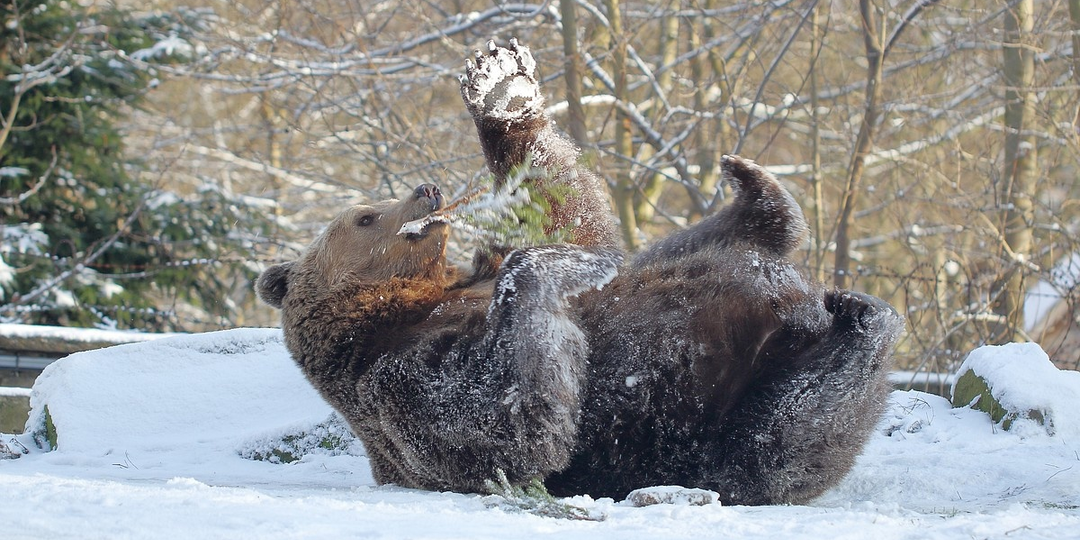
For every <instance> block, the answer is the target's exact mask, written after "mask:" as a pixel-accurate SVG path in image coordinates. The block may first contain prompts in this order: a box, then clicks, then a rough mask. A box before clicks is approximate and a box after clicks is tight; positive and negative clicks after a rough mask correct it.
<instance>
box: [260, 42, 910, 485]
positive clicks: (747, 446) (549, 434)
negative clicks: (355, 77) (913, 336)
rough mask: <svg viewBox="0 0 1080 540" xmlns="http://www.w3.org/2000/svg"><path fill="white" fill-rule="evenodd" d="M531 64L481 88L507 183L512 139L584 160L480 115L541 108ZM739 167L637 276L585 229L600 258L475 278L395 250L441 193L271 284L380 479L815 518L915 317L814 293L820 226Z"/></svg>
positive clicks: (439, 261) (271, 298) (378, 216)
mask: <svg viewBox="0 0 1080 540" xmlns="http://www.w3.org/2000/svg"><path fill="white" fill-rule="evenodd" d="M507 58H510V59H512V60H513V62H514V63H513V64H512V67H511V68H510V69H508V70H507V69H504V70H502V71H500V70H498V69H491V66H490V65H489V64H488V62H489V61H498V62H499V63H500V64H502V63H508V61H507ZM531 62H532V57H531V56H530V55H529V53H528V50H527V49H525V48H524V47H518V46H515V45H512V46H511V47H510V48H495V47H493V48H492V49H490V50H489V51H488V53H487V54H486V55H480V56H479V57H478V64H479V65H478V66H477V65H470V66H469V67H468V68H467V71H468V77H467V78H465V79H463V81H462V85H463V91H462V93H463V96H465V99H466V102H468V103H472V104H471V105H470V106H469V110H470V111H471V112H472V114H473V115H474V118H476V124H477V126H478V128H480V129H479V131H480V137H481V141H482V144H483V146H484V148H485V153H486V155H487V156H488V159H489V167H491V168H492V170H493V171H496V174H499V172H498V171H500V170H501V169H500V163H509V164H510V165H515V164H516V163H515V162H514V160H516V159H519V158H521V154H520V153H516V154H513V155H514V156H517V157H512V158H505V157H504V158H498V157H497V156H505V155H506V154H505V153H503V150H500V145H502V144H504V143H505V144H507V145H510V146H516V147H533V148H544V149H546V150H547V151H548V152H549V154H548V156H549V157H548V158H547V159H549V160H550V161H548V162H547V163H549V164H550V163H556V164H564V165H565V164H568V163H570V161H567V160H570V159H572V156H576V151H574V149H573V147H572V146H570V145H563V144H562V143H557V142H553V141H552V140H551V139H550V138H551V137H553V136H554V135H553V132H552V131H550V126H549V125H548V124H547V120H546V119H544V120H543V122H540V124H542V125H543V126H544V127H542V128H541V129H538V130H532V131H530V130H528V129H525V130H523V131H518V130H517V129H516V128H515V127H514V126H518V127H520V126H521V125H522V124H515V123H514V122H516V121H517V120H518V119H520V118H523V117H528V116H529V115H528V114H526V115H524V116H522V115H503V116H501V117H498V118H496V117H495V116H498V115H499V114H502V113H503V112H507V110H508V107H506V106H503V107H502V108H501V109H500V108H499V107H495V108H485V107H477V106H475V103H488V102H492V103H495V102H501V103H504V104H510V105H511V106H510V107H509V109H513V108H514V107H524V108H527V109H528V108H532V109H535V104H536V103H537V101H538V100H539V97H538V96H539V92H538V89H536V85H535V79H532V81H531V83H530V84H528V85H525V86H523V87H516V86H515V85H514V84H503V83H505V82H507V77H508V76H509V77H511V78H513V77H522V76H523V75H524V74H531V72H532V71H531V69H532V68H531V67H530V66H531ZM508 65H510V64H508ZM485 66H487V67H485ZM485 70H486V71H485ZM480 72H485V74H484V75H483V76H478V75H477V74H478V73H480ZM511 82H512V81H511ZM507 88H510V90H507ZM470 100H471V101H470ZM495 109H499V110H500V111H501V112H500V113H498V114H492V113H490V111H492V110H495ZM510 112H512V111H510ZM519 112H520V111H519ZM533 112H534V113H535V112H536V111H533ZM529 114H533V113H529ZM537 114H538V115H539V116H537ZM477 115H479V117H478V116H477ZM487 116H492V117H491V118H489V117H487ZM540 117H542V112H539V113H536V114H533V116H531V118H532V120H531V121H532V122H533V123H532V124H529V125H534V126H535V125H537V123H536V122H535V120H536V119H537V118H540ZM499 122H507V123H506V124H505V125H504V126H503V127H502V128H497V129H496V128H492V129H485V128H484V127H483V126H488V127H491V126H498V125H499ZM508 130H509V131H508ZM556 148H558V150H555V149H556ZM537 154H538V155H539V154H542V153H541V152H538V153H537ZM493 156H496V158H493ZM493 159H494V160H495V161H492V160H493ZM499 159H503V160H504V161H503V162H500V161H498V160H499ZM505 160H509V161H505ZM722 167H723V171H724V176H725V179H726V180H727V181H728V182H729V183H730V184H731V185H732V187H733V188H734V189H735V192H736V197H735V199H734V201H733V202H732V203H731V204H729V205H728V206H727V207H725V208H724V209H722V210H721V211H720V212H719V213H717V214H715V215H713V216H711V217H708V218H706V219H704V220H702V221H701V222H699V223H698V224H696V225H694V226H692V227H690V228H688V229H686V230H684V231H681V232H678V233H676V234H673V235H671V236H669V237H668V238H666V239H664V240H663V241H661V242H659V243H658V244H656V245H655V246H653V247H652V248H650V249H648V250H647V251H645V252H644V253H641V254H640V255H638V256H637V257H636V258H634V259H633V260H632V261H631V262H629V263H628V264H625V265H623V264H622V255H621V254H620V252H619V251H617V250H615V249H612V248H610V247H605V244H609V242H607V241H596V242H589V241H585V239H584V237H582V238H578V240H582V241H583V243H591V244H599V245H589V246H582V245H572V244H571V245H555V246H541V247H531V248H525V249H520V250H517V251H513V252H512V253H510V254H509V255H508V256H507V257H506V259H505V261H503V263H502V265H501V267H500V268H498V270H497V273H496V274H495V276H494V277H493V278H491V279H464V280H462V279H463V276H459V275H457V273H456V271H455V270H453V269H451V268H450V267H449V266H448V264H447V262H446V258H445V253H444V251H445V243H446V238H447V234H448V228H447V226H446V225H445V224H443V223H438V222H436V223H433V224H431V225H429V226H428V227H427V228H426V229H424V231H423V232H422V233H421V234H413V235H398V234H397V232H398V231H399V229H400V227H401V226H402V224H404V223H405V222H407V221H411V220H414V219H419V218H423V217H424V216H427V215H428V214H429V213H431V212H432V211H434V210H437V209H439V208H441V207H442V205H443V200H442V196H441V194H440V193H439V192H438V190H437V189H436V188H435V187H434V186H431V185H425V186H420V187H419V188H417V189H416V191H415V192H414V193H413V194H412V195H411V196H410V197H408V198H406V199H404V200H401V201H384V202H380V203H375V204H372V205H360V206H356V207H354V208H350V209H348V210H346V211H345V212H344V213H342V214H341V215H339V216H338V217H337V218H336V219H335V220H334V221H333V222H332V223H331V224H330V225H329V226H328V227H327V229H326V231H325V232H324V233H323V234H322V235H320V236H319V238H317V239H316V240H315V241H314V242H313V243H312V244H311V246H310V247H309V248H308V249H307V251H306V252H305V253H304V254H303V255H302V256H301V258H300V259H299V260H297V261H295V262H291V263H286V264H283V265H278V266H275V267H272V268H270V269H268V270H267V271H266V272H264V273H263V275H262V276H261V277H260V279H259V281H258V283H257V290H258V292H259V295H260V297H262V298H263V300H265V301H266V302H267V303H269V304H271V305H274V306H276V307H279V308H281V309H282V328H283V330H284V335H285V341H286V345H287V346H288V348H289V351H290V352H291V354H292V355H293V358H294V359H295V360H296V362H297V363H298V364H299V365H300V367H301V368H302V369H303V371H304V373H305V374H306V375H307V377H308V378H309V380H310V381H311V382H312V384H313V385H314V386H315V387H316V388H317V389H318V390H319V391H320V392H321V393H322V395H323V396H324V397H325V398H326V399H327V400H328V401H329V402H330V403H331V404H332V405H333V406H334V407H335V408H336V409H337V410H338V411H339V412H340V413H341V414H342V415H343V416H344V417H345V418H346V419H347V420H348V422H349V424H350V425H351V427H352V429H353V430H354V431H355V432H356V434H357V435H358V436H359V437H360V438H361V439H362V440H363V442H364V444H365V447H366V449H367V452H368V456H369V458H370V461H371V466H372V471H373V474H374V476H375V479H376V480H377V481H379V482H380V483H395V484H398V485H401V486H407V487H414V488H422V489H431V490H454V491H463V492H477V491H484V490H485V489H486V486H485V481H487V480H491V479H493V478H495V477H496V474H497V471H502V472H503V473H505V474H506V477H507V478H508V479H509V481H510V482H511V483H523V482H526V481H528V480H530V479H532V478H536V477H541V478H544V479H545V483H546V485H547V487H548V489H549V490H550V491H551V492H552V493H554V494H557V495H569V494H575V493H588V494H590V495H592V496H594V497H601V496H610V497H617V498H618V497H623V496H625V495H626V494H627V493H628V492H629V491H631V490H633V489H635V488H640V487H646V486H653V485H671V484H678V485H683V486H688V487H698V488H706V489H711V490H715V491H716V492H718V493H719V494H720V497H721V500H722V501H723V502H724V503H727V504H732V503H735V504H772V503H800V502H805V501H807V500H809V499H811V498H813V497H815V496H817V495H819V494H820V493H821V492H823V491H824V490H825V489H827V488H829V487H830V486H832V485H834V484H835V483H836V482H837V481H839V480H840V479H841V478H842V477H843V476H844V474H846V472H847V471H848V470H849V469H850V467H851V465H852V463H853V461H854V458H855V456H856V455H857V454H858V453H859V452H860V449H861V447H862V445H863V443H864V442H865V440H866V438H867V436H868V435H869V433H870V430H871V429H872V427H873V425H874V424H875V421H876V419H877V417H878V414H879V412H880V410H881V407H882V403H883V398H884V396H885V395H886V392H887V384H886V378H885V375H886V372H887V368H888V363H889V351H890V349H891V347H892V345H893V343H894V342H895V340H896V338H897V336H898V335H899V333H900V331H901V328H902V322H901V319H900V318H899V317H898V316H897V314H896V313H895V312H894V311H893V310H892V309H891V308H890V307H889V306H888V305H887V304H885V303H884V302H882V301H881V300H878V299H876V298H873V297H871V296H867V295H862V294H858V293H854V292H849V291H839V290H835V291H827V292H826V291H823V290H822V289H820V288H819V287H818V286H816V285H814V284H812V283H810V282H808V281H806V280H805V279H804V278H803V277H802V276H801V275H800V274H799V272H798V271H797V270H796V268H795V266H794V265H793V264H792V263H791V262H790V261H789V260H788V259H787V256H788V255H789V254H790V253H791V251H792V250H793V249H794V248H795V247H796V246H797V245H798V243H799V242H800V241H801V240H802V238H803V236H804V234H805V232H806V223H805V220H804V218H803V215H802V212H801V211H800V209H799V207H798V205H797V204H796V203H795V201H794V200H793V199H792V198H791V196H790V195H789V194H788V193H787V192H786V191H785V190H784V189H783V187H782V186H781V185H780V183H779V182H778V181H777V180H776V179H775V178H774V177H773V176H772V175H770V174H769V173H768V172H766V171H765V170H764V169H763V168H761V167H759V166H757V165H756V164H754V163H753V162H751V161H748V160H744V159H740V158H738V157H734V156H727V157H725V158H724V160H723V163H722ZM570 168H573V166H571V167H570ZM564 211H566V209H558V208H557V209H556V212H564ZM592 211H593V210H588V212H592ZM596 211H600V210H596ZM570 213H571V214H573V213H576V211H574V212H570ZM604 215H607V213H606V211H604ZM578 217H585V216H578ZM605 219H610V218H605ZM594 223H595V222H594ZM599 223H601V224H604V223H607V222H605V221H604V220H601V221H600V222H599ZM583 230H584V231H589V230H592V226H589V225H588V224H587V223H586V227H585V228H584V229H583ZM597 230H600V231H601V232H603V231H605V230H607V229H606V225H601V226H600V227H599V228H598V229H597ZM463 283H464V285H463Z"/></svg>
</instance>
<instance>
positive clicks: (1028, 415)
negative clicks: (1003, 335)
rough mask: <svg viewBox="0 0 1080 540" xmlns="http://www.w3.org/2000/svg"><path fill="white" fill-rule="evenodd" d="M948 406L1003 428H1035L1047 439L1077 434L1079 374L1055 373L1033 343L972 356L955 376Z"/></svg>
mask: <svg viewBox="0 0 1080 540" xmlns="http://www.w3.org/2000/svg"><path fill="white" fill-rule="evenodd" d="M952 402H953V405H954V406H956V407H968V406H970V407H972V408H974V409H978V410H981V411H984V412H986V413H987V414H989V415H990V417H991V418H992V419H993V420H994V422H995V423H999V424H1000V425H1001V427H1002V429H1007V430H1014V431H1015V430H1017V429H1018V428H1019V429H1021V430H1026V429H1028V427H1030V426H1032V425H1034V424H1037V425H1041V426H1043V428H1045V430H1046V432H1047V433H1049V434H1051V435H1064V436H1067V435H1073V436H1075V435H1080V411H1078V410H1077V409H1076V404H1077V403H1080V372H1076V371H1063V370H1059V369H1058V368H1057V367H1055V366H1054V364H1053V363H1052V362H1051V361H1050V358H1049V357H1048V356H1047V355H1046V353H1045V352H1043V350H1042V348H1040V347H1039V345H1037V344H1035V343H1008V344H1005V345H998V346H995V345H988V346H984V347H979V348H978V349H975V350H974V351H972V352H971V353H970V354H969V355H968V357H967V359H965V360H964V363H963V364H962V365H961V366H960V370H959V371H958V372H957V376H956V382H955V383H953V388H952Z"/></svg>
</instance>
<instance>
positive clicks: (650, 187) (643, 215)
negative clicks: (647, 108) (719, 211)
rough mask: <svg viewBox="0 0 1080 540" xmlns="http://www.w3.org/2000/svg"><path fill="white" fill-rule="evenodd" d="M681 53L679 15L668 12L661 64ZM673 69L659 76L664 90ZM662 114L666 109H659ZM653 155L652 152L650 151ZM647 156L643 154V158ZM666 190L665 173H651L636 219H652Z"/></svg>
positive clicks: (668, 86)
mask: <svg viewBox="0 0 1080 540" xmlns="http://www.w3.org/2000/svg"><path fill="white" fill-rule="evenodd" d="M678 54H679V17H678V16H677V15H675V14H667V15H664V17H663V18H662V19H661V21H660V62H661V63H660V65H661V66H669V65H671V64H673V63H675V58H676V57H677V56H678ZM672 73H673V70H671V69H666V70H664V71H663V72H661V73H660V75H658V76H657V78H656V82H657V86H659V87H660V88H662V89H664V91H665V92H666V91H669V90H671V75H672ZM657 112H658V113H660V114H662V113H663V112H664V111H663V110H661V109H659V108H658V109H657ZM649 154H650V155H651V154H652V152H651V151H650V152H649ZM645 159H646V156H645V155H644V153H643V154H642V160H645ZM663 190H664V175H662V174H659V173H656V174H651V175H649V177H648V180H646V182H645V185H644V186H643V187H642V188H641V196H640V197H638V200H637V204H636V207H635V212H634V215H635V219H636V220H637V222H638V223H639V224H640V223H648V222H649V221H652V218H653V214H654V213H655V212H654V211H655V209H656V205H657V203H659V202H660V195H661V194H662V193H663Z"/></svg>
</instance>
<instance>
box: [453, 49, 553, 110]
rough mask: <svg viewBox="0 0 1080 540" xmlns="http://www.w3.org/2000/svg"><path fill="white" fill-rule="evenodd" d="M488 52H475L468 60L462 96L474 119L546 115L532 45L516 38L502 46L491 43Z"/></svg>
mask: <svg viewBox="0 0 1080 540" xmlns="http://www.w3.org/2000/svg"><path fill="white" fill-rule="evenodd" d="M487 48H488V50H487V52H483V51H476V53H475V61H473V60H467V61H466V62H465V74H464V75H462V76H461V78H460V81H461V97H462V99H463V100H465V106H466V107H467V108H468V109H469V113H470V114H472V115H473V117H474V118H486V119H491V120H497V121H502V122H515V121H521V120H528V119H530V118H533V117H536V116H539V115H541V114H543V110H544V98H543V96H541V95H540V85H539V84H538V83H537V82H536V61H535V60H533V57H532V53H531V52H530V51H529V48H528V47H526V46H524V45H521V44H519V43H518V42H517V40H516V39H511V40H510V45H509V46H507V47H500V46H498V45H496V44H495V41H489V42H488V47H487Z"/></svg>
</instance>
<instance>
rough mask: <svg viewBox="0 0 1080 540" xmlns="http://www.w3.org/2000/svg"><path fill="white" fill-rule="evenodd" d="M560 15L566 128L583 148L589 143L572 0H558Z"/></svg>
mask: <svg viewBox="0 0 1080 540" xmlns="http://www.w3.org/2000/svg"><path fill="white" fill-rule="evenodd" d="M559 12H560V14H561V16H562V38H563V55H564V56H565V57H566V68H565V69H566V104H567V113H568V116H569V120H568V122H567V130H568V131H569V132H570V137H572V138H573V139H574V142H576V143H577V145H578V146H579V147H581V148H582V149H583V150H584V148H585V147H586V146H587V145H588V144H589V143H588V140H589V136H588V133H587V130H586V128H585V109H584V108H582V106H581V54H580V53H579V52H578V36H577V32H578V31H577V10H576V9H575V8H574V0H562V1H561V2H559Z"/></svg>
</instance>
